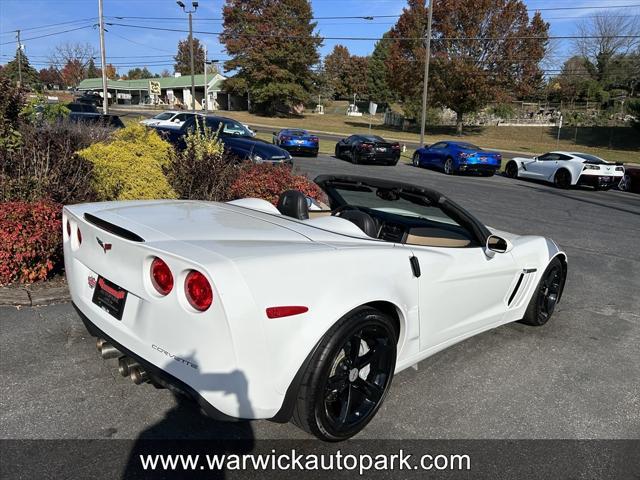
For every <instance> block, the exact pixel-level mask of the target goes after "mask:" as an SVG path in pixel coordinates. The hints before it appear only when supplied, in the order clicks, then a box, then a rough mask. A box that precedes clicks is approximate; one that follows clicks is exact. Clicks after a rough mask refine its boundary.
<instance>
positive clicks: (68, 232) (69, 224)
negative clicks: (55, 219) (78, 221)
mask: <svg viewBox="0 0 640 480" xmlns="http://www.w3.org/2000/svg"><path fill="white" fill-rule="evenodd" d="M67 237H69V238H71V223H70V222H69V220H67Z"/></svg>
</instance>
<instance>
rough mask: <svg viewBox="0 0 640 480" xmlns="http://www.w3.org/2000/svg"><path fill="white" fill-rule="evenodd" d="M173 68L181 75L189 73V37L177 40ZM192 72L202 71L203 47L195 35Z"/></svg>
mask: <svg viewBox="0 0 640 480" xmlns="http://www.w3.org/2000/svg"><path fill="white" fill-rule="evenodd" d="M173 59H174V60H175V62H176V63H175V65H174V66H173V68H174V70H175V71H176V72H178V73H180V74H182V75H191V50H190V48H189V39H188V38H187V39H186V40H180V41H179V42H178V53H177V54H176V56H175V57H173ZM193 73H195V74H196V75H197V74H198V73H204V48H203V47H202V44H201V43H200V40H198V39H197V38H196V37H193Z"/></svg>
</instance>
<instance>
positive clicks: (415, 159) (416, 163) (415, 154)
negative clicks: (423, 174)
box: [411, 152, 420, 167]
mask: <svg viewBox="0 0 640 480" xmlns="http://www.w3.org/2000/svg"><path fill="white" fill-rule="evenodd" d="M411 165H413V166H414V167H419V166H420V154H419V153H418V152H413V157H412V158H411Z"/></svg>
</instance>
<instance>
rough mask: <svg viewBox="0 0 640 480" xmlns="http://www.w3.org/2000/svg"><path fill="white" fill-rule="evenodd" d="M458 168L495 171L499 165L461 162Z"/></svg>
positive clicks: (461, 169)
mask: <svg viewBox="0 0 640 480" xmlns="http://www.w3.org/2000/svg"><path fill="white" fill-rule="evenodd" d="M458 169H459V170H460V171H461V172H497V171H498V170H500V165H499V164H498V165H495V164H491V163H461V164H460V166H459V167H458Z"/></svg>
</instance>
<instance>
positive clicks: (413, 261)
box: [409, 255, 422, 278]
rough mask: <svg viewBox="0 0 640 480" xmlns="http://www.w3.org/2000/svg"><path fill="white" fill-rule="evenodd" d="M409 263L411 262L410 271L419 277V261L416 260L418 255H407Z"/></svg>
mask: <svg viewBox="0 0 640 480" xmlns="http://www.w3.org/2000/svg"><path fill="white" fill-rule="evenodd" d="M409 263H410V264H411V271H412V272H413V276H414V277H416V278H419V277H420V275H422V273H421V272H420V262H419V261H418V257H416V256H415V255H414V256H412V257H409Z"/></svg>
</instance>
